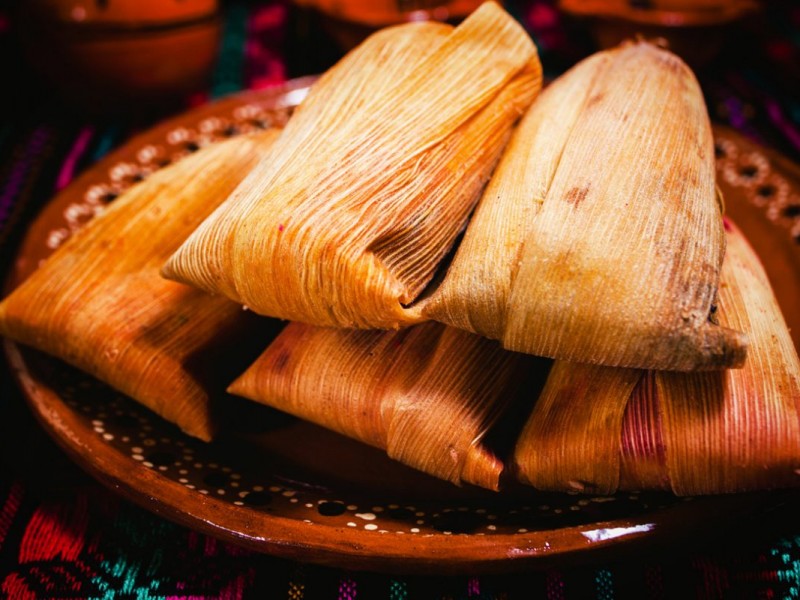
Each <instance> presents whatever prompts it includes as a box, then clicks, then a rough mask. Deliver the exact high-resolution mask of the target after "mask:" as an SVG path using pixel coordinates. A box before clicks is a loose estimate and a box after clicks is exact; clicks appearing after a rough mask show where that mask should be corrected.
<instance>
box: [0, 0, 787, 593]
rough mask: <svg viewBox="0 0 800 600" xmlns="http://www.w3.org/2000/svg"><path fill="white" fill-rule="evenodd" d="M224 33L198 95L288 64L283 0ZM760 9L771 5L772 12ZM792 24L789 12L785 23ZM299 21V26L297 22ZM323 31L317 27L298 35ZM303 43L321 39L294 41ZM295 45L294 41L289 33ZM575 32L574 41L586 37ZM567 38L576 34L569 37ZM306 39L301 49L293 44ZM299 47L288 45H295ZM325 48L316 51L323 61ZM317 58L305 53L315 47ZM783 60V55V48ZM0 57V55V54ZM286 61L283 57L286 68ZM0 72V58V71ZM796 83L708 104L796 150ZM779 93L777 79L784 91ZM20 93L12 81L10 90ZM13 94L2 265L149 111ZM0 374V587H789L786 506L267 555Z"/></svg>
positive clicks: (756, 86)
mask: <svg viewBox="0 0 800 600" xmlns="http://www.w3.org/2000/svg"><path fill="white" fill-rule="evenodd" d="M506 4H507V5H509V8H511V9H512V12H513V13H514V14H516V15H517V16H519V17H520V18H521V19H523V20H524V21H525V23H526V24H527V25H528V26H529V27H530V29H531V30H532V31H533V33H534V35H536V36H537V37H538V39H540V40H541V42H542V49H543V54H544V56H545V60H546V61H547V60H549V59H548V58H547V57H548V55H550V56H552V57H553V58H552V61H553V62H552V64H561V63H559V62H558V60H559V57H558V56H557V55H558V53H559V51H561V54H560V57H561V58H560V60H561V61H562V62H563V61H566V62H569V60H570V57H571V54H570V52H568V51H567V50H565V48H567V46H568V45H569V40H568V39H567V38H565V37H564V35H563V31H564V29H563V27H562V24H561V23H560V17H559V15H558V14H557V13H556V12H555V10H554V9H553V3H552V2H545V1H540V0H535V1H530V2H521V1H520V2H513V3H512V2H507V3H506ZM224 7H225V8H224V10H225V14H224V18H225V25H224V39H223V43H222V45H221V51H220V58H219V62H218V67H217V70H216V72H215V74H214V77H213V81H212V85H211V88H210V89H209V90H208V93H207V94H203V95H200V96H197V97H194V98H192V99H191V100H190V103H192V104H196V103H198V102H204V101H207V100H209V99H212V98H217V97H219V96H222V95H225V94H228V93H230V92H234V91H237V90H240V89H244V88H262V87H265V86H268V85H272V84H274V83H276V82H280V81H282V80H284V79H285V78H287V77H288V76H294V75H300V74H304V73H302V72H298V68H299V67H298V64H299V63H298V62H297V60H296V58H295V57H293V58H292V60H285V54H284V52H285V51H286V50H285V49H286V48H290V50H289V51H292V50H291V49H292V48H294V49H295V50H296V49H297V46H296V44H297V42H296V40H295V41H292V40H291V39H289V33H290V32H296V31H298V30H301V29H303V27H301V26H299V25H298V21H297V17H296V16H295V14H294V13H293V12H292V9H291V8H290V7H289V5H288V4H287V3H285V2H280V1H271V2H270V1H263V2H247V3H245V2H228V3H225V4H224ZM777 7H778V8H777V9H776V10H782V11H783V12H780V13H779V14H778V17H774V26H775V27H776V28H777V29H778V30H779V31H778V32H779V33H781V34H782V37H780V38H779V39H771V38H770V42H769V44H768V45H767V46H765V47H762V48H760V50H759V52H761V54H759V56H761V57H762V58H763V57H764V56H769V57H772V59H773V61H778V62H780V64H783V65H784V66H786V65H788V67H787V69H789V70H791V69H796V68H797V64H798V63H797V57H798V48H800V39H798V31H800V11H798V8H797V7H796V6H795V5H793V4H792V3H777ZM770 14H771V15H772V13H770ZM8 24H9V19H8V18H7V17H5V16H4V15H0V56H4V57H5V58H4V59H3V60H4V61H11V60H13V58H9V57H13V54H12V53H13V48H12V39H11V34H10V27H9V25H8ZM787 24H793V26H787ZM301 25H303V26H304V27H305V26H308V25H309V21H303V22H302V23H301ZM317 35H319V36H322V34H320V33H319V32H317V33H314V34H312V35H311V36H309V37H310V38H314V36H317ZM307 41H309V43H311V42H313V43H314V44H316V46H314V47H315V48H320V47H325V48H327V49H328V50H329V49H330V48H331V46H330V45H329V44H328V45H326V42H324V41H320V40H319V39H316V38H315V39H313V40H307ZM293 44H295V45H293ZM584 46H585V43H584ZM571 47H572V48H581V46H580V45H579V44H578V45H575V46H571ZM305 51H308V48H306V49H305ZM298 52H300V51H299V50H298ZM335 58H336V57H335V56H333V55H330V56H328V58H327V60H328V61H329V62H332V61H333V60H334V59H335ZM315 60H319V59H318V58H317V59H315ZM781 61H782V62H781ZM3 64H4V66H5V63H3ZM318 65H319V62H317V63H315V67H316V66H318ZM290 67H291V68H290ZM5 72H10V71H5ZM794 83H795V85H794V89H791V88H792V86H791V85H789V84H787V82H785V81H777V80H776V79H774V78H773V79H770V78H769V77H768V76H767V75H765V74H764V73H756V72H753V71H752V61H749V62H748V63H747V64H746V65H745V68H743V69H740V70H736V69H734V68H733V67H731V68H728V69H727V70H722V71H721V72H720V75H719V76H718V77H716V78H714V79H713V80H712V81H711V83H710V85H709V87H708V88H707V89H708V90H709V95H710V97H711V100H712V102H711V105H712V109H713V111H714V112H715V114H716V116H717V118H718V119H722V120H724V121H726V122H728V123H729V124H733V125H734V126H736V127H737V128H738V129H740V130H744V131H753V132H756V133H757V135H758V136H759V138H760V139H761V140H763V141H765V142H766V143H770V144H772V145H775V146H776V147H779V148H780V149H782V150H783V151H784V152H785V153H787V154H789V155H790V156H792V155H793V156H795V157H797V154H794V153H795V152H798V153H800V135H798V131H799V130H800V128H799V126H798V123H800V108H798V106H800V105H798V100H799V99H798V96H800V94H798V90H797V89H796V88H797V86H796V84H797V80H795V82H794ZM789 92H791V93H789ZM19 97H21V98H23V99H24V98H26V97H25V96H24V94H22V95H19ZM22 104H24V105H25V108H24V109H22V108H20V106H16V105H15V104H14V103H13V102H12V103H10V104H8V105H6V104H3V105H2V106H1V108H2V109H3V110H4V111H5V112H6V115H5V116H8V115H9V113H13V118H7V119H6V118H4V119H3V120H0V268H2V269H3V273H5V272H6V270H7V268H8V267H9V265H10V264H11V261H12V260H13V256H14V250H15V248H16V246H17V244H18V243H19V241H20V239H21V236H22V234H23V233H24V231H25V228H26V225H27V223H29V222H30V220H31V218H32V217H33V216H34V215H35V214H36V212H37V211H38V210H39V209H40V208H41V207H42V206H43V204H44V203H45V202H46V201H47V200H48V199H49V198H50V197H52V195H53V194H54V193H55V192H56V191H57V190H59V189H61V188H63V187H64V186H65V185H67V184H68V183H69V182H70V180H72V179H73V178H74V177H75V175H76V174H78V173H79V172H80V171H81V170H83V169H84V168H86V167H87V166H88V165H90V164H92V163H93V162H94V161H96V160H98V159H99V158H100V157H102V156H103V155H104V154H105V153H107V152H108V151H109V150H110V149H111V148H113V147H114V146H116V145H117V144H119V143H120V142H123V141H124V140H125V139H126V138H127V137H128V136H129V135H130V134H131V133H132V132H134V131H135V130H139V129H141V128H143V127H145V126H147V123H142V122H137V123H130V122H125V121H123V120H120V119H117V120H116V121H111V122H109V121H96V122H95V121H92V120H91V119H87V118H85V117H80V116H78V115H72V114H63V113H62V112H61V111H60V110H59V107H58V104H57V103H55V102H54V101H50V100H48V99H47V98H44V99H42V98H39V99H38V100H37V101H36V102H33V103H29V102H27V101H25V102H22ZM2 368H3V371H2V378H1V379H0V597H8V598H32V599H33V598H109V599H116V598H136V599H140V600H146V599H164V600H167V599H170V600H172V599H183V600H188V599H206V598H209V599H210V598H230V599H239V598H270V599H272V598H288V599H289V600H300V599H316V598H321V599H338V600H356V599H372V598H389V599H392V600H405V599H411V598H435V599H453V600H455V599H462V598H463V599H467V598H468V599H472V600H478V599H490V598H491V599H503V598H508V599H511V598H546V599H548V600H560V599H571V598H597V599H603V600H606V599H613V598H764V599H767V598H770V599H772V598H798V597H800V517H798V515H797V511H792V510H782V511H779V512H775V513H772V514H766V515H763V516H761V517H760V518H759V519H758V520H757V521H754V522H753V523H731V527H730V531H728V532H725V533H723V535H721V536H720V538H717V539H713V540H696V542H697V543H696V546H694V545H692V546H682V547H674V546H670V547H665V548H654V549H653V550H652V552H650V553H648V554H643V555H639V556H636V557H628V558H627V559H624V560H621V559H613V560H612V559H610V558H609V559H605V557H602V556H596V557H594V558H593V562H592V563H590V564H583V565H576V566H570V565H564V566H562V567H560V568H551V569H549V570H542V571H532V572H524V573H515V574H511V575H481V574H475V575H472V576H460V577H452V576H447V577H445V576H441V577H439V576H409V575H389V574H376V573H363V572H356V571H352V572H351V571H346V570H336V569H331V568H325V567H319V566H314V565H311V564H301V563H294V562H289V561H286V560H279V559H275V558H272V557H269V556H265V555H260V554H255V553H252V552H250V551H246V550H243V549H241V548H238V547H236V546H233V545H230V544H226V543H222V542H219V541H217V540H214V539H212V538H209V537H205V536H203V535H200V534H198V533H195V532H193V531H189V530H187V529H184V528H182V527H180V526H177V525H174V524H172V523H170V522H167V521H165V520H162V519H160V518H159V517H157V516H154V515H152V514H150V513H148V512H146V511H144V510H142V509H140V508H137V507H136V506H133V505H131V504H129V503H127V502H126V501H124V500H122V499H120V498H119V497H117V496H116V495H114V494H113V493H112V492H110V491H107V490H106V489H105V488H103V487H101V486H100V485H99V484H98V483H96V482H94V481H93V480H91V479H90V478H89V477H88V476H86V475H85V474H83V473H82V472H80V471H79V470H78V469H77V468H76V467H75V466H74V465H72V463H71V462H70V461H69V460H68V459H67V458H66V457H65V456H64V455H63V454H62V453H61V452H60V451H59V450H58V449H57V448H55V446H54V445H53V443H52V442H50V441H49V440H48V439H47V438H46V436H45V435H44V433H42V431H41V430H40V429H39V428H38V426H37V425H36V423H35V422H34V421H33V418H32V417H31V416H30V414H29V413H28V411H27V409H26V408H25V406H24V403H23V400H22V399H21V396H20V393H19V391H18V390H17V389H16V388H15V386H14V384H13V382H12V381H11V377H10V376H9V374H8V372H7V368H6V367H5V366H3V367H2Z"/></svg>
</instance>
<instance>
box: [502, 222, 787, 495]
mask: <svg viewBox="0 0 800 600" xmlns="http://www.w3.org/2000/svg"><path fill="white" fill-rule="evenodd" d="M729 229H730V233H729V234H728V253H727V257H726V260H725V264H724V268H723V271H722V283H721V287H720V294H719V300H720V309H719V320H720V324H722V325H726V326H728V327H732V328H736V329H741V330H743V331H746V332H747V333H748V335H749V337H750V340H751V345H750V350H749V353H748V358H747V361H746V362H745V364H744V367H743V368H741V369H732V370H725V371H717V372H705V373H669V372H663V371H646V372H645V371H637V370H631V369H612V368H603V367H596V366H588V365H576V364H569V363H566V362H561V361H559V362H556V364H555V365H554V367H553V370H552V371H551V375H550V377H549V379H548V382H547V384H546V385H545V389H544V391H543V392H542V395H541V397H540V398H539V401H538V402H537V404H536V406H535V408H534V410H533V413H532V414H531V417H530V419H529V421H528V423H527V424H526V426H525V429H524V430H523V433H522V435H521V437H520V440H519V442H518V445H517V449H516V452H515V459H514V460H515V463H516V464H517V467H518V470H519V474H520V479H521V480H523V481H524V482H526V483H529V484H531V485H533V486H535V487H537V488H541V489H547V490H576V489H577V490H584V491H589V492H592V493H611V492H614V491H615V490H617V489H668V490H671V491H673V492H674V493H676V494H678V495H695V494H714V493H727V492H740V491H747V490H756V489H766V488H780V487H791V486H797V485H798V484H799V483H800V474H799V473H800V361H798V357H797V351H796V350H795V348H794V345H793V344H792V340H791V337H790V336H789V332H788V329H787V328H786V323H785V321H784V319H783V316H782V315H781V312H780V309H779V307H778V304H777V301H776V300H775V297H774V295H773V293H772V290H771V288H770V285H769V282H768V281H767V277H766V274H765V272H764V270H763V267H762V266H761V264H760V263H759V261H758V258H757V257H756V255H755V253H754V252H753V250H752V249H751V248H750V247H749V245H748V244H747V241H746V240H745V239H744V237H743V236H742V235H741V233H740V232H739V231H738V230H736V229H735V228H734V227H733V226H732V225H730V226H729Z"/></svg>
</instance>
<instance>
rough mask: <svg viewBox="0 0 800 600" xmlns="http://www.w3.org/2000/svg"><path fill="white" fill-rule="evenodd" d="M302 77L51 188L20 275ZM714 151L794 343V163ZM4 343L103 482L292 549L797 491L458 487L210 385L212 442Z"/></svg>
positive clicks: (798, 319)
mask: <svg viewBox="0 0 800 600" xmlns="http://www.w3.org/2000/svg"><path fill="white" fill-rule="evenodd" d="M309 83H310V81H309V80H297V81H293V82H290V83H289V84H288V85H287V86H285V87H284V88H280V89H277V90H269V91H262V92H251V93H246V94H241V95H238V96H234V97H232V98H229V99H227V100H224V101H222V102H219V103H217V104H214V105H210V106H205V107H202V108H200V109H198V110H195V111H192V112H189V113H186V114H184V115H182V116H180V117H178V118H176V119H173V120H171V121H169V122H166V123H164V124H162V125H160V126H158V127H156V128H154V129H153V130H151V131H148V132H146V133H144V134H142V135H140V136H138V137H136V138H134V139H132V140H131V141H130V142H128V143H127V144H125V146H124V147H122V148H120V149H119V150H117V151H116V152H114V153H113V154H111V155H109V156H108V157H107V158H105V159H104V160H102V161H100V162H99V163H98V164H96V165H95V166H94V167H92V168H91V169H90V170H89V171H88V172H87V173H85V174H84V175H82V176H81V177H80V178H79V179H77V180H76V181H75V182H74V183H73V184H72V185H71V186H70V187H69V188H67V189H66V190H64V191H63V192H62V193H60V194H59V195H58V196H57V197H56V198H54V199H53V200H52V201H51V202H50V203H49V204H48V206H47V207H46V208H45V210H44V211H43V212H42V214H41V215H40V216H39V217H38V219H36V221H35V222H34V223H33V225H32V226H31V228H30V230H29V232H28V235H27V238H26V240H25V242H24V245H23V247H22V249H21V251H20V253H19V256H18V259H17V262H16V264H15V268H14V271H13V273H12V276H11V282H10V285H12V286H13V285H14V284H15V283H17V282H19V281H21V280H22V279H23V278H24V277H25V276H26V275H27V274H28V273H30V272H31V271H32V270H33V269H35V268H36V266H37V265H38V264H39V262H40V261H41V260H42V259H43V258H44V257H46V256H47V255H48V254H49V253H50V252H52V251H53V250H54V249H55V248H57V247H58V246H59V245H60V244H61V243H62V242H63V241H64V240H65V239H67V238H68V237H69V235H70V234H71V233H72V232H73V231H75V230H76V229H78V228H79V227H81V226H82V225H83V224H84V223H85V222H86V221H87V220H88V219H90V218H91V217H92V216H93V215H94V214H96V212H97V211H98V209H100V208H101V207H102V206H103V205H104V204H105V203H107V202H109V201H111V200H113V198H114V197H115V196H116V195H118V194H119V193H120V192H121V191H122V190H123V189H125V188H126V187H128V186H129V185H132V184H133V183H135V182H136V181H138V180H141V179H142V178H143V177H146V176H147V175H148V174H149V173H151V172H152V171H154V170H156V169H158V168H160V167H161V166H163V165H165V164H167V163H168V162H171V161H174V160H177V159H178V158H179V157H180V156H182V155H185V154H187V153H189V152H192V151H194V150H196V149H197V148H198V147H200V146H202V145H204V144H207V143H213V142H214V141H215V140H218V139H220V138H223V137H228V136H232V135H237V134H240V133H243V132H245V131H247V130H252V129H253V128H263V127H267V126H271V125H273V124H281V123H283V122H285V120H286V119H287V118H288V116H289V114H290V112H291V109H292V107H293V106H294V105H296V104H297V103H298V102H299V101H300V100H301V99H302V98H303V96H304V95H305V91H306V89H307V86H308V85H309ZM717 153H718V163H717V164H718V168H719V173H720V186H721V187H722V188H723V191H724V193H725V196H726V201H727V204H728V211H729V213H730V214H731V216H732V218H733V219H734V220H735V221H736V222H737V223H738V224H739V225H740V227H741V228H742V229H743V230H744V231H745V232H746V233H747V234H748V235H749V236H750V239H751V241H752V242H753V244H754V245H755V247H756V248H757V250H759V252H760V253H761V256H762V258H763V259H764V261H765V263H766V266H767V269H768V271H769V274H770V275H771V277H772V280H773V282H774V284H775V285H776V288H777V291H778V296H779V300H780V302H781V304H782V306H783V307H784V309H786V310H787V317H788V321H789V325H790V327H791V328H792V330H793V332H795V342H796V343H797V342H798V341H800V340H799V339H798V338H799V337H800V312H798V311H797V310H793V311H788V309H790V308H792V309H796V307H797V306H800V244H798V240H799V239H800V197H799V196H798V189H800V178H799V177H798V172H797V170H796V168H795V167H793V166H791V165H789V164H788V163H785V162H784V161H783V160H781V159H780V158H779V157H777V156H775V155H773V154H771V153H769V152H766V151H764V150H763V149H760V148H758V147H756V146H753V145H752V144H750V143H747V142H745V141H744V140H743V139H741V138H739V137H738V136H736V134H734V133H732V132H730V131H725V130H718V131H717ZM5 350H6V354H7V356H8V359H9V360H10V362H11V364H12V366H13V369H14V372H15V374H16V377H17V378H18V380H19V382H20V384H21V386H22V389H23V390H24V393H25V396H26V397H27V400H28V401H29V403H30V405H31V407H32V409H33V411H34V413H35V414H36V416H37V417H38V418H39V420H40V421H41V423H42V425H43V426H44V428H45V429H46V430H47V431H48V432H49V433H50V434H51V435H52V436H53V437H54V438H55V439H56V441H57V442H59V444H60V445H61V446H62V447H63V448H64V449H65V450H66V451H67V452H68V453H69V454H70V455H71V456H72V458H73V459H74V460H75V461H76V462H77V463H78V464H80V465H81V466H82V467H84V468H85V469H86V470H87V471H89V472H90V473H92V474H93V475H95V476H96V477H97V478H98V479H99V480H100V481H102V482H103V483H105V484H106V485H108V486H110V487H111V488H113V489H115V490H117V491H118V492H119V493H121V494H123V495H124V496H126V497H127V498H129V499H131V500H133V501H134V502H137V503H139V504H141V505H142V506H144V507H146V508H148V509H150V510H152V511H153V512H155V513H157V514H159V515H163V516H164V517H166V518H169V519H173V520H175V521H177V522H179V523H182V524H184V525H186V526H188V527H191V528H194V529H197V530H199V531H202V532H205V533H209V534H211V535H214V536H217V537H220V538H223V539H226V540H230V541H234V542H237V543H239V544H242V545H244V546H247V547H249V548H252V549H256V550H259V551H263V552H267V553H270V554H274V555H278V556H282V557H288V558H293V559H297V560H303V561H312V562H317V563H324V564H330V565H336V566H341V567H347V568H360V569H376V570H382V571H401V572H406V573H410V572H429V573H467V572H479V571H481V572H488V571H510V570H516V569H522V568H532V567H545V566H550V565H552V564H554V563H564V562H565V561H574V560H587V559H589V558H591V557H602V558H604V559H607V558H608V556H609V555H608V551H609V550H611V549H613V550H615V551H620V552H624V551H632V550H637V549H640V548H641V547H642V546H643V545H648V546H651V545H652V544H653V543H655V542H665V543H666V542H670V541H674V540H675V539H676V538H679V537H690V536H692V537H694V536H697V534H698V531H699V530H700V529H701V528H705V530H706V531H707V530H708V528H710V527H717V528H719V527H721V526H725V525H727V524H730V523H733V522H734V520H736V519H740V518H742V517H745V516H748V515H752V514H754V513H755V512H756V511H759V510H763V509H764V508H766V507H774V506H775V505H776V503H779V502H785V501H787V499H790V498H792V496H791V494H788V493H783V494H781V493H773V494H747V495H731V496H724V497H707V498H694V499H677V498H674V497H673V496H671V495H668V494H644V493H642V494H618V495H616V496H611V497H583V496H573V495H564V494H541V493H538V492H535V491H533V490H529V489H515V490H509V491H508V492H507V493H504V494H492V493H490V492H485V491H482V490H476V489H469V488H456V487H454V486H451V485H449V484H445V483H442V482H439V481H436V480H433V479H431V478H428V477H427V476H424V475H421V474H418V473H416V472H413V471H412V470H410V469H407V468H405V467H402V466H400V465H398V464H395V463H393V462H392V461H390V460H388V459H387V458H385V456H384V455H383V454H382V453H380V452H378V451H376V450H373V449H371V448H368V447H365V446H362V445H360V444H358V443H356V442H352V441H349V440H347V439H344V438H341V437H339V436H337V435H335V434H332V433H328V432H326V431H324V430H322V429H319V428H317V427H314V426H312V425H309V424H306V423H303V422H300V421H298V420H295V419H292V418H289V417H286V416H283V415H281V414H279V413H277V412H274V411H270V410H269V409H266V408H264V407H261V406H257V405H255V404H252V403H248V402H246V401H243V400H235V399H231V398H219V399H217V400H218V401H220V402H221V403H223V404H225V406H226V409H225V414H226V419H227V431H228V433H227V434H226V435H225V436H224V437H223V438H222V439H220V440H218V441H216V442H215V443H213V444H203V443H202V442H198V441H196V440H193V439H191V438H188V437H186V436H185V435H183V434H181V433H180V432H179V431H178V430H177V429H175V428H174V427H173V426H171V425H169V424H167V423H165V422H163V421H162V420H160V419H159V418H158V417H156V416H155V415H153V414H152V413H150V412H148V411H147V410H146V409H144V408H141V407H139V406H138V405H137V404H136V403H134V402H132V401H131V400H129V399H127V398H125V397H122V396H120V395H119V394H118V393H116V392H114V391H113V390H111V389H109V388H108V387H106V386H104V385H103V384H101V383H99V382H97V381H95V380H93V379H91V378H90V377H88V376H87V375H84V374H83V373H81V372H79V371H76V370H74V369H72V368H70V367H67V366H66V365H64V364H63V363H61V362H60V361H58V360H55V359H53V358H50V357H48V356H45V355H42V354H39V353H36V352H33V351H30V350H28V349H24V348H21V347H18V346H17V345H15V344H13V343H11V342H8V341H7V342H6V344H5ZM223 401H224V402H223ZM254 424H256V426H254ZM795 498H796V496H795Z"/></svg>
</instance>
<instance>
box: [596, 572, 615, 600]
mask: <svg viewBox="0 0 800 600" xmlns="http://www.w3.org/2000/svg"><path fill="white" fill-rule="evenodd" d="M595 582H596V583H597V599H598V600H613V599H614V578H613V577H612V576H611V571H609V570H608V569H600V570H599V571H597V573H596V574H595Z"/></svg>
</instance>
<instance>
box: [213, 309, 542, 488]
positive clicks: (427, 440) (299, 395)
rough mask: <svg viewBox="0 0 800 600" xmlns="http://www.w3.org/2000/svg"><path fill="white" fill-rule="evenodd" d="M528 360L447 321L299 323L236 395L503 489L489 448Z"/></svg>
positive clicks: (453, 477) (439, 473)
mask: <svg viewBox="0 0 800 600" xmlns="http://www.w3.org/2000/svg"><path fill="white" fill-rule="evenodd" d="M525 358H526V357H524V356H522V355H518V354H514V353H510V352H506V351H504V350H503V349H502V348H500V346H499V344H497V343H496V342H493V341H491V340H487V339H485V338H481V337H479V336H475V335H472V334H469V333H466V332H463V331H459V330H457V329H453V328H448V327H445V326H443V325H441V324H438V323H425V324H422V325H419V326H416V327H410V328H406V329H402V330H399V331H360V330H345V329H328V328H321V327H314V326H311V325H305V324H301V323H290V324H289V325H288V326H287V327H286V329H284V331H283V332H282V333H281V334H280V335H279V336H278V337H277V338H276V339H275V340H274V341H273V342H272V344H271V345H270V346H269V347H268V348H267V350H266V351H265V352H264V354H263V355H262V356H261V357H260V358H259V359H258V360H257V361H256V362H255V363H254V364H253V365H252V366H251V367H250V368H249V369H248V370H247V371H246V372H245V373H244V374H243V375H242V376H241V377H240V378H239V379H238V380H236V381H235V382H234V383H233V384H232V385H231V386H230V387H229V389H228V391H229V392H231V393H233V394H237V395H240V396H244V397H246V398H250V399H252V400H256V401H258V402H261V403H264V404H267V405H269V406H272V407H274V408H278V409H280V410H282V411H285V412H288V413H290V414H293V415H295V416H298V417H300V418H302V419H305V420H308V421H311V422H314V423H317V424H319V425H322V426H324V427H327V428H329V429H332V430H334V431H337V432H339V433H342V434H344V435H346V436H349V437H352V438H355V439H357V440H360V441H362V442H365V443H367V444H370V445H372V446H376V447H378V448H382V449H385V450H386V451H387V453H388V455H389V456H390V457H392V458H394V459H396V460H398V461H400V462H403V463H405V464H407V465H409V466H412V467H414V468H416V469H419V470H421V471H424V472H426V473H428V474H430V475H434V476H436V477H439V478H441V479H445V480H448V481H451V482H453V483H455V484H461V483H462V482H464V483H471V484H474V485H478V486H482V487H485V488H489V489H497V488H498V484H499V476H500V472H501V471H502V468H503V465H502V463H501V461H500V460H499V459H498V458H497V457H495V456H494V455H493V454H492V452H490V451H489V450H487V448H486V447H485V446H484V445H483V444H482V439H483V437H484V435H485V434H486V432H487V430H488V429H489V427H490V426H491V425H492V423H493V422H494V421H495V419H496V418H497V417H498V415H499V414H500V413H501V412H502V411H503V409H504V408H505V406H506V405H507V404H508V402H509V399H510V398H511V396H512V393H511V391H512V388H513V387H514V381H515V376H514V372H515V370H514V368H515V366H516V365H517V364H518V363H519V362H520V360H525Z"/></svg>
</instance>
